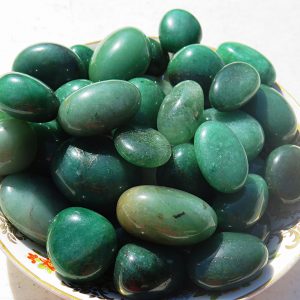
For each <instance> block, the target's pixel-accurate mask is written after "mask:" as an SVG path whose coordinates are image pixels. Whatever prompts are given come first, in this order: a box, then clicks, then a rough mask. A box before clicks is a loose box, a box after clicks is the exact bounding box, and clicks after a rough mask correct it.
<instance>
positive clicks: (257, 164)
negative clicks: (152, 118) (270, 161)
mask: <svg viewBox="0 0 300 300" xmlns="http://www.w3.org/2000/svg"><path fill="white" fill-rule="evenodd" d="M265 172H266V162H265V160H264V159H262V158H261V157H259V156H257V157H255V158H254V159H253V160H251V161H250V162H249V173H252V174H257V175H260V176H261V177H265Z"/></svg>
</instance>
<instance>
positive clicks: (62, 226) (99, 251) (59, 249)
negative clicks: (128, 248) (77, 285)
mask: <svg viewBox="0 0 300 300" xmlns="http://www.w3.org/2000/svg"><path fill="white" fill-rule="evenodd" d="M116 250H117V239H116V233H115V230H114V227H113V226H112V225H111V223H110V222H109V221H108V220H107V219H106V218H104V217H103V216H101V215H99V214H97V213H96V212H94V211H91V210H89V209H86V208H82V207H70V208H67V209H64V210H63V211H61V212H60V213H59V214H58V215H57V216H56V217H55V218H54V220H53V222H52V223H51V226H50V228H49V234H48V240H47V252H48V255H49V258H50V259H51V262H52V264H53V266H54V267H55V269H56V272H57V273H58V274H60V275H61V276H63V277H64V278H66V279H67V280H70V281H77V282H84V281H90V280H93V279H96V278H99V277H100V276H101V275H102V274H103V273H104V272H105V271H106V270H107V269H108V267H109V266H110V264H111V263H112V260H113V257H114V255H115V252H116Z"/></svg>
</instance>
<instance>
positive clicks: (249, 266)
mask: <svg viewBox="0 0 300 300" xmlns="http://www.w3.org/2000/svg"><path fill="white" fill-rule="evenodd" d="M267 262H268V249H267V247H266V246H265V245H264V244H263V242H262V241H260V240H259V239H258V238H257V237H255V236H252V235H250V234H245V233H235V232H222V233H218V234H216V235H214V236H213V237H211V238H210V239H208V240H207V241H205V242H203V243H201V244H200V245H199V246H196V247H195V248H194V249H193V250H192V252H191V254H190V255H189V258H188V271H189V275H190V278H191V279H192V281H193V282H194V283H195V284H197V285H198V286H199V287H201V288H204V289H206V290H227V289H231V288H234V287H238V286H241V285H242V284H243V283H247V282H249V281H251V280H252V279H253V278H255V277H256V276H258V275H259V273H260V271H261V270H262V268H263V267H264V266H265V265H266V264H267Z"/></svg>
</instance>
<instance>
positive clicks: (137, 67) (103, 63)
mask: <svg viewBox="0 0 300 300" xmlns="http://www.w3.org/2000/svg"><path fill="white" fill-rule="evenodd" d="M149 48H150V47H149V40H148V38H147V37H146V36H145V35H144V34H143V33H142V32H141V31H140V30H138V29H136V28H133V27H126V28H122V29H120V30H118V31H115V32H114V33H112V34H111V35H109V36H108V37H107V38H106V39H105V40H104V41H102V42H101V43H100V44H99V45H98V47H97V48H96V49H95V51H94V54H93V56H92V59H91V62H90V67H89V77H90V80H92V81H100V80H101V81H102V80H108V79H123V80H128V79H131V78H134V77H138V76H140V75H142V74H144V73H145V72H146V70H147V69H148V66H149V64H150V50H149Z"/></svg>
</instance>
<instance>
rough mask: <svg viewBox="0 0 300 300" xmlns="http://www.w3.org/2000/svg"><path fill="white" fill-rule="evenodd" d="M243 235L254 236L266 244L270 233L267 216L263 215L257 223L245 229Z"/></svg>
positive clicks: (269, 223)
mask: <svg viewBox="0 0 300 300" xmlns="http://www.w3.org/2000/svg"><path fill="white" fill-rule="evenodd" d="M245 233H249V234H252V235H255V236H256V237H258V238H259V239H260V240H262V241H263V242H264V243H265V244H266V243H267V241H268V239H269V236H270V233H271V222H270V218H269V216H268V215H267V214H264V215H263V217H262V218H261V219H260V220H259V221H258V222H257V223H255V224H254V225H253V226H251V227H249V228H248V229H246V230H245Z"/></svg>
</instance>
